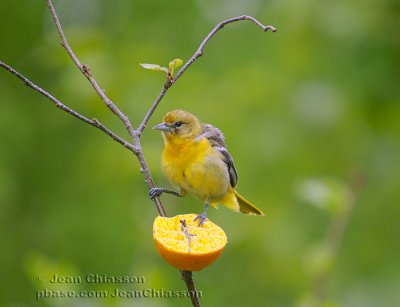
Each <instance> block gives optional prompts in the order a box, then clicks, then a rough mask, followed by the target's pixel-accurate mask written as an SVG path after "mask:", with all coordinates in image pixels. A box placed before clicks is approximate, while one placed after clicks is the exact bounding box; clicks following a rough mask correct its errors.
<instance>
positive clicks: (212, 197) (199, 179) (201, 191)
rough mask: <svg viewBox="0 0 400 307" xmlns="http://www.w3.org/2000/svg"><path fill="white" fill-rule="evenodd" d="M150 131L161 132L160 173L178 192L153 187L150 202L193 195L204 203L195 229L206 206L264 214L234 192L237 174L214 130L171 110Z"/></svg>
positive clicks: (205, 213) (205, 214) (182, 112)
mask: <svg viewBox="0 0 400 307" xmlns="http://www.w3.org/2000/svg"><path fill="white" fill-rule="evenodd" d="M153 129H157V130H161V131H162V135H163V137H164V143H165V147H164V150H163V153H162V158H161V166H162V171H163V173H164V174H165V176H166V177H167V178H168V179H169V180H170V181H171V183H172V184H173V185H175V186H177V187H179V189H180V191H179V193H178V192H175V191H170V190H167V189H165V188H153V189H151V190H150V193H149V195H150V198H151V199H154V197H156V196H160V195H161V194H162V193H170V194H174V195H177V196H184V195H186V193H187V192H191V193H193V194H194V195H196V196H197V197H198V198H200V199H201V200H202V201H203V202H205V210H204V212H203V213H202V214H200V215H199V216H197V217H196V218H195V220H197V219H199V226H201V225H202V224H203V222H204V221H205V220H206V218H207V209H208V207H209V205H210V204H211V205H212V206H214V207H217V205H218V204H222V205H225V206H226V207H228V208H230V209H232V210H234V211H236V212H239V211H240V212H242V213H244V214H251V215H264V213H263V212H262V211H261V210H260V209H258V208H257V207H256V206H254V205H253V204H252V203H250V202H249V201H248V200H246V199H245V198H244V197H243V196H241V195H240V194H239V193H238V192H237V191H236V190H235V186H236V184H237V180H238V175H237V172H236V169H235V166H234V163H233V158H232V156H231V155H230V153H229V151H228V150H227V149H226V145H225V139H224V135H223V134H222V132H221V131H220V130H219V129H218V128H215V127H213V126H211V125H209V124H202V123H201V122H200V121H199V120H198V119H197V117H195V116H194V115H192V114H190V113H189V112H186V111H182V110H174V111H171V112H168V113H167V114H166V115H165V116H164V118H163V123H161V124H159V125H157V126H155V127H153Z"/></svg>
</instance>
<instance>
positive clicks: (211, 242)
mask: <svg viewBox="0 0 400 307" xmlns="http://www.w3.org/2000/svg"><path fill="white" fill-rule="evenodd" d="M196 216H197V215H196V214H180V215H177V216H174V217H170V218H168V217H161V216H158V217H156V219H155V220H154V223H153V239H154V242H155V244H156V247H157V249H158V251H159V253H160V254H161V256H162V257H163V258H164V259H165V260H166V261H167V262H168V263H170V264H171V265H172V266H174V267H175V268H177V269H179V270H185V271H200V270H201V269H203V268H205V267H207V266H208V265H210V264H211V263H212V262H214V261H215V260H216V259H217V258H218V257H219V256H220V255H221V253H222V251H223V250H224V247H225V245H226V243H227V242H228V240H227V237H226V234H225V232H224V231H223V230H222V228H220V227H219V226H218V225H216V224H214V223H213V222H211V221H210V220H209V219H207V220H206V221H205V222H204V224H203V225H202V226H201V227H198V222H194V221H193V220H194V218H195V217H196Z"/></svg>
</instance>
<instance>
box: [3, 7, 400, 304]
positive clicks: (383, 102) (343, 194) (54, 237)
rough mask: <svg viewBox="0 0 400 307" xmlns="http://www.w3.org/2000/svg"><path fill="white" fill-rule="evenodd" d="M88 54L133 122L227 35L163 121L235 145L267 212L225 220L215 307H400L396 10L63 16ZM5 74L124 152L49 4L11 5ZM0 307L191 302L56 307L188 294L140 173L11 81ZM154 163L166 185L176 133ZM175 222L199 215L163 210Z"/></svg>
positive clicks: (150, 153)
mask: <svg viewBox="0 0 400 307" xmlns="http://www.w3.org/2000/svg"><path fill="white" fill-rule="evenodd" d="M55 5H56V8H57V10H58V13H59V16H60V19H61V21H62V23H63V25H64V29H65V32H66V34H67V36H68V38H69V41H70V44H71V46H72V48H73V49H74V50H75V52H76V54H77V55H78V57H79V58H80V59H81V61H82V62H83V63H87V64H88V65H89V66H90V67H91V69H92V72H93V73H94V75H95V76H96V78H97V80H98V82H99V83H100V84H101V86H102V87H104V88H105V89H106V91H107V94H108V95H109V96H110V97H111V99H113V101H114V102H116V103H117V104H118V106H119V107H120V108H121V109H122V110H123V111H124V112H125V113H127V114H128V115H129V117H130V119H131V121H132V123H133V124H134V125H137V124H138V123H139V122H140V120H141V119H142V118H143V116H144V114H145V113H146V111H147V110H148V108H149V106H150V105H151V103H152V101H153V100H154V98H155V97H156V95H157V94H158V93H159V91H160V89H161V86H162V84H163V82H164V77H163V75H162V74H161V73H157V72H151V71H146V70H144V69H142V68H141V67H140V66H139V65H138V63H157V64H161V65H167V64H168V62H169V61H170V60H172V59H174V58H181V59H183V60H187V59H189V58H190V56H191V55H192V54H193V53H194V51H195V50H196V49H197V47H198V45H199V43H200V42H201V41H202V40H203V38H204V37H205V35H206V34H207V33H208V32H209V31H210V30H211V28H212V27H213V26H214V25H215V24H216V23H217V22H219V21H221V20H223V19H226V18H229V17H233V16H237V15H242V14H250V15H252V16H254V17H256V18H258V19H259V20H260V21H261V22H263V23H265V24H273V25H274V26H276V27H277V28H278V32H277V33H271V32H268V33H263V32H262V31H261V30H260V29H259V28H257V27H256V26H255V25H253V24H251V23H250V22H239V23H235V24H232V25H229V26H227V27H226V28H224V29H223V30H222V31H221V32H219V33H218V34H217V36H215V37H214V39H213V40H212V41H211V42H210V44H209V45H208V46H207V47H206V49H205V54H204V56H203V57H201V58H200V59H199V60H198V61H197V62H196V63H195V64H194V65H193V66H192V67H191V68H190V69H189V70H188V71H187V72H186V73H185V75H184V76H183V77H182V78H181V79H180V80H179V81H178V82H177V83H176V85H175V86H174V87H173V88H172V89H171V90H170V91H169V92H168V94H167V95H166V97H165V99H164V100H163V101H162V103H161V105H160V107H159V108H158V109H157V111H156V112H155V114H154V116H153V117H152V119H151V120H150V123H149V126H152V125H155V124H157V123H159V122H160V121H161V118H162V116H163V114H164V113H165V112H167V111H169V110H171V109H175V108H182V109H186V110H188V111H191V112H193V113H194V114H196V115H197V116H198V117H199V118H200V119H201V120H202V121H204V122H208V123H212V124H214V125H215V126H217V127H219V128H221V129H222V130H223V131H224V133H225V136H226V139H227V143H228V146H229V149H230V151H231V153H232V155H233V157H234V158H235V162H236V165H237V169H238V172H239V177H240V179H239V184H238V190H239V191H240V192H241V193H242V194H243V195H244V196H246V197H247V198H248V199H250V200H251V201H252V202H254V204H256V205H257V206H259V207H260V208H262V209H263V210H264V211H265V212H266V217H264V218H256V217H248V216H243V215H240V214H236V213H234V212H232V211H229V210H227V209H225V208H220V209H219V210H214V209H210V211H209V217H210V218H211V219H212V220H213V221H215V222H217V223H218V224H219V225H220V226H221V227H223V228H224V230H225V231H226V233H227V235H228V238H229V244H228V246H227V248H226V249H225V251H224V253H223V255H222V256H221V258H220V259H219V260H218V261H217V262H216V263H214V264H213V265H212V266H210V267H208V268H206V269H204V270H203V271H201V272H199V273H195V274H194V277H195V281H196V285H197V288H198V290H201V291H202V293H203V297H202V303H203V305H204V306H296V307H307V306H311V307H312V306H363V307H366V306H367V307H368V306H371V307H372V306H388V307H389V306H400V292H399V291H398V290H399V289H400V262H399V259H400V239H399V238H400V223H399V217H400V204H399V200H400V94H399V84H400V74H399V71H400V65H399V64H400V39H399V32H400V22H399V21H400V4H399V2H398V1H394V0H393V1H392V0H382V1H372V0H363V1H361V0H359V1H357V0H353V1H344V0H339V1H317V0H296V1H290V2H289V1H278V0H271V1H262V0H246V1H240V0H234V1H232V0H231V1H228V0H214V1H211V0H197V1H183V0H180V1H155V0H150V1H145V0H137V1H126V0H114V1H107V0H63V1H55ZM0 11H1V12H2V14H1V15H2V17H1V19H0V41H1V43H0V59H1V60H2V61H4V62H6V63H8V64H10V65H12V66H13V67H14V68H16V69H17V70H19V71H20V72H21V73H23V74H25V75H26V76H27V77H29V78H30V79H31V80H33V81H34V82H35V83H37V84H38V85H40V86H42V87H43V88H45V89H47V90H48V91H49V92H50V93H52V94H53V95H55V96H56V97H57V98H59V99H60V100H61V101H63V102H64V103H65V104H67V105H68V106H70V107H72V108H74V109H76V110H77V111H79V112H81V113H83V114H85V115H87V116H88V117H90V118H91V117H96V118H98V119H100V120H101V121H103V122H104V123H105V124H106V125H108V126H109V127H110V128H112V129H113V130H114V131H116V132H118V133H119V134H121V135H122V136H124V137H125V138H128V137H127V134H126V132H125V131H124V128H123V126H122V124H121V123H120V122H119V121H118V120H117V119H116V118H115V117H114V116H112V115H111V113H110V112H109V111H108V110H107V109H106V107H105V106H104V105H102V103H101V101H100V100H99V98H98V97H97V96H96V94H95V92H94V91H93V90H92V88H91V87H90V86H89V83H88V82H87V81H86V80H85V78H84V77H83V76H82V75H81V74H80V73H79V72H78V70H77V69H76V68H75V67H74V66H73V64H72V62H71V61H70V59H69V58H68V57H67V55H66V53H65V52H64V50H63V49H62V48H61V47H60V42H59V38H58V36H57V33H56V30H55V27H54V25H53V23H52V19H51V16H50V14H49V12H48V10H47V7H46V5H45V1H37V0H20V1H12V0H2V1H1V2H0ZM0 97H1V99H0V101H1V103H0V144H1V145H0V242H1V243H0V276H1V278H0V292H1V294H0V306H10V307H14V306H56V307H58V306H95V307H97V306H99V307H100V306H118V307H119V306H124V307H125V306H189V305H190V302H189V299H187V298H175V299H172V298H170V299H162V298H154V299H151V298H148V299H138V298H136V299H132V298H131V299H129V298H122V299H89V298H86V299H66V298H64V299H61V298H59V299H42V300H39V301H37V300H36V295H37V292H36V291H37V290H43V289H45V288H47V289H53V290H54V289H56V290H57V289H59V290H60V289H61V290H71V289H72V290H76V291H80V290H87V291H90V290H102V289H109V288H119V289H121V290H132V289H145V288H154V289H164V290H172V291H175V290H184V289H185V285H184V283H183V282H182V281H181V279H180V276H179V273H178V271H177V270H175V269H174V268H172V267H170V266H169V265H168V264H166V263H165V262H164V261H163V260H162V259H161V257H160V256H159V254H158V253H157V251H156V249H155V246H154V243H153V240H152V233H151V229H152V222H153V219H154V218H155V216H156V214H157V212H156V209H155V206H154V205H153V203H152V202H151V201H150V200H149V199H148V198H147V190H146V186H145V184H144V180H143V177H142V175H141V174H140V172H139V166H138V163H137V161H136V159H135V157H134V156H133V155H132V154H131V153H130V152H129V151H128V150H125V149H124V148H123V147H121V146H120V145H119V144H117V143H115V142H114V141H112V140H111V139H110V138H108V137H107V136H106V135H104V134H103V133H101V132H99V131H98V130H95V129H94V128H92V127H90V126H88V125H86V124H84V123H82V122H80V121H78V120H76V119H74V118H72V117H70V116H69V115H67V114H66V113H64V112H61V111H59V110H58V109H56V108H55V107H54V106H53V105H52V104H51V103H50V102H49V101H48V100H46V99H45V98H44V97H42V96H41V95H39V94H37V93H36V92H34V91H32V90H31V89H29V88H27V87H26V86H24V85H23V83H21V82H20V81H19V80H17V79H16V78H15V77H14V76H12V75H11V74H9V73H8V72H6V71H4V70H0ZM142 142H143V149H144V152H145V155H146V158H147V161H148V163H149V165H150V167H151V172H152V174H153V176H154V179H155V181H156V183H157V184H158V185H160V186H167V187H169V186H170V185H169V183H168V182H167V181H166V179H165V178H164V177H163V175H162V174H161V173H160V166H159V159H160V158H159V157H160V153H161V150H162V138H161V135H160V134H159V133H158V132H156V131H153V130H151V129H146V130H145V132H144V134H143V138H142ZM163 202H164V204H165V207H166V209H167V212H168V214H169V215H175V214H178V213H190V212H201V210H202V209H203V205H202V204H201V202H200V201H198V200H197V199H195V198H194V197H192V196H187V197H186V198H184V199H177V198H174V197H172V196H167V195H166V196H163ZM54 273H57V274H60V275H74V276H76V275H78V276H83V278H84V276H86V274H91V273H94V274H96V273H97V274H107V275H110V276H121V275H122V276H125V275H127V276H144V277H145V280H146V282H145V283H144V284H125V285H124V284H122V285H121V284H88V283H85V282H82V283H81V284H61V285H54V284H51V283H49V282H48V279H49V278H50V276H52V275H53V274H54Z"/></svg>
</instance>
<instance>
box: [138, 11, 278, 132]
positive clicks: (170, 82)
mask: <svg viewBox="0 0 400 307" xmlns="http://www.w3.org/2000/svg"><path fill="white" fill-rule="evenodd" d="M241 20H249V21H251V22H253V23H255V24H256V25H257V26H258V27H260V28H261V29H262V30H263V31H264V32H267V31H268V30H271V31H272V32H276V31H277V30H276V28H275V27H273V26H270V25H269V26H265V25H263V24H262V23H261V22H259V21H258V20H257V19H255V18H254V17H251V16H247V15H242V16H238V17H233V18H229V19H226V20H224V21H221V22H220V23H218V24H217V25H216V26H215V27H214V28H213V29H212V30H211V32H210V33H208V34H207V36H206V37H205V38H204V40H203V41H202V42H201V44H200V46H199V48H198V49H197V50H196V52H195V53H194V54H193V55H192V57H191V58H190V59H189V60H188V61H187V62H186V63H185V64H184V65H183V66H182V68H181V69H180V70H179V71H178V72H177V74H176V75H175V76H174V77H173V78H172V80H167V82H166V83H165V84H164V87H163V88H162V90H161V92H160V94H159V95H158V96H157V98H156V100H155V101H154V102H153V105H152V106H151V108H150V110H149V111H148V112H147V114H146V116H145V117H144V119H143V121H142V123H141V124H140V125H139V127H138V128H137V130H138V131H139V133H142V132H143V130H144V128H145V127H146V125H147V122H148V121H149V119H150V117H151V116H152V115H153V113H154V111H155V110H156V108H157V106H158V104H159V103H160V101H161V99H162V98H163V97H164V95H165V93H166V92H167V91H168V89H169V88H170V87H171V86H172V85H173V84H175V82H176V81H177V80H178V79H179V78H180V77H181V76H182V75H183V73H184V72H185V71H186V70H187V69H188V68H189V66H190V65H192V64H193V63H194V62H195V61H196V60H197V59H198V58H199V57H201V56H202V55H203V51H204V48H205V46H206V45H207V44H208V42H209V41H210V39H211V38H212V37H213V36H214V35H215V34H216V33H217V32H218V31H219V30H221V29H222V28H223V27H224V26H225V25H227V24H230V23H233V22H236V21H241Z"/></svg>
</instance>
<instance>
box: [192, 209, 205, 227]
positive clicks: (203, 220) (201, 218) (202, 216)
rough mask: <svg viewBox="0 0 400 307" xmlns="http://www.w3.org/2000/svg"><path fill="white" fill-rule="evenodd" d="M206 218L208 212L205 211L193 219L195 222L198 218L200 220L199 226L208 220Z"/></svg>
mask: <svg viewBox="0 0 400 307" xmlns="http://www.w3.org/2000/svg"><path fill="white" fill-rule="evenodd" d="M206 219H207V214H206V212H203V213H202V214H199V215H198V216H196V217H195V218H194V219H193V222H194V221H196V220H199V225H198V226H199V227H201V225H203V224H204V222H205V221H206Z"/></svg>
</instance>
